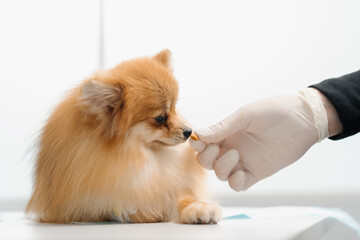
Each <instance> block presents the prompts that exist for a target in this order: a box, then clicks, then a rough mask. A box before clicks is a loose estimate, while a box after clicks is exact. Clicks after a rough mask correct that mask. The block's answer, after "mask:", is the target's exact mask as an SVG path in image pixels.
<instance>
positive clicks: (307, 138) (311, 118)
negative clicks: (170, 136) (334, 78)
mask: <svg viewBox="0 0 360 240" xmlns="http://www.w3.org/2000/svg"><path fill="white" fill-rule="evenodd" d="M318 93H319V92H318V91H317V90H315V89H312V88H308V89H305V90H303V91H300V92H299V93H296V94H289V95H280V96H276V97H272V98H269V99H265V100H260V101H257V102H254V103H250V104H248V105H245V106H243V107H241V108H240V109H239V110H237V111H236V112H235V113H233V114H232V115H230V116H228V117H227V118H226V119H224V120H222V121H221V122H219V123H216V124H214V125H212V126H210V127H208V128H206V129H202V130H197V131H195V133H196V134H197V135H198V137H199V140H198V141H195V140H193V139H190V146H191V147H192V148H193V149H194V150H195V151H197V152H199V153H198V155H197V158H198V161H199V162H200V164H201V165H202V166H203V167H205V168H207V169H214V170H215V173H216V175H217V177H218V178H219V179H220V180H223V181H228V182H229V185H230V187H231V188H232V189H234V190H235V191H240V190H246V189H247V188H249V187H250V186H252V185H253V184H254V183H256V182H258V181H259V180H261V179H263V178H266V177H268V176H270V175H272V174H274V173H275V172H277V171H279V170H280V169H282V168H284V167H286V166H288V165H290V164H292V163H293V162H295V161H296V160H298V159H299V158H300V157H301V156H303V155H304V154H305V152H306V151H307V150H308V149H309V148H310V147H311V146H312V145H313V144H315V143H316V142H318V141H321V140H322V139H324V138H327V137H328V119H327V115H326V110H325V108H324V105H323V103H322V101H321V98H320V97H319V95H318Z"/></svg>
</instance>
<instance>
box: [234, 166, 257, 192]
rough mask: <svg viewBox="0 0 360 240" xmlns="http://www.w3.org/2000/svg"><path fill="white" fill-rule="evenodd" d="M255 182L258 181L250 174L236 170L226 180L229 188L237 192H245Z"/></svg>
mask: <svg viewBox="0 0 360 240" xmlns="http://www.w3.org/2000/svg"><path fill="white" fill-rule="evenodd" d="M257 181H258V179H257V178H256V177H255V176H254V175H253V174H252V173H250V172H249V171H246V170H245V171H243V170H238V171H236V172H234V173H233V174H231V175H230V177H229V179H228V183H229V186H230V187H231V188H232V189H233V190H235V191H237V192H239V191H245V190H246V189H248V188H249V187H251V186H252V185H253V184H255V183H256V182H257Z"/></svg>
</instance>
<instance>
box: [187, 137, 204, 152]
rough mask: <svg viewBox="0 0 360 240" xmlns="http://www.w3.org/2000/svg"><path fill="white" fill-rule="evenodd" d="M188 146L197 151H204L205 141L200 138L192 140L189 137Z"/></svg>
mask: <svg viewBox="0 0 360 240" xmlns="http://www.w3.org/2000/svg"><path fill="white" fill-rule="evenodd" d="M189 143H190V147H191V148H192V149H194V150H195V151H197V152H202V151H204V149H205V147H206V143H204V142H203V141H201V140H193V139H192V138H190V139H189Z"/></svg>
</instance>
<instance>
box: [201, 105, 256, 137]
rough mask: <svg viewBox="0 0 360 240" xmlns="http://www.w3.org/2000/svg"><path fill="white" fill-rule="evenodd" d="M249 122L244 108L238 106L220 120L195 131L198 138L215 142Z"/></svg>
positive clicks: (246, 125)
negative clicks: (234, 110)
mask: <svg viewBox="0 0 360 240" xmlns="http://www.w3.org/2000/svg"><path fill="white" fill-rule="evenodd" d="M250 122H251V117H250V115H249V113H246V112H245V108H240V109H239V110H237V111H236V112H234V113H233V114H231V115H230V116H228V117H227V118H225V119H223V120H222V121H220V122H218V123H215V124H213V125H211V126H210V127H208V128H205V129H199V130H196V131H195V133H196V135H197V136H198V137H199V139H200V140H202V141H204V142H206V143H217V142H220V141H222V140H224V139H225V138H227V137H229V136H231V135H233V134H234V133H236V132H238V131H241V130H243V129H246V128H247V127H248V126H249V124H250Z"/></svg>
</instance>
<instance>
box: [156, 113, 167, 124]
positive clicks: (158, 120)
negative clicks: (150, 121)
mask: <svg viewBox="0 0 360 240" xmlns="http://www.w3.org/2000/svg"><path fill="white" fill-rule="evenodd" d="M155 121H157V122H158V123H164V121H165V117H164V116H161V115H160V116H157V117H156V118H155Z"/></svg>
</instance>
